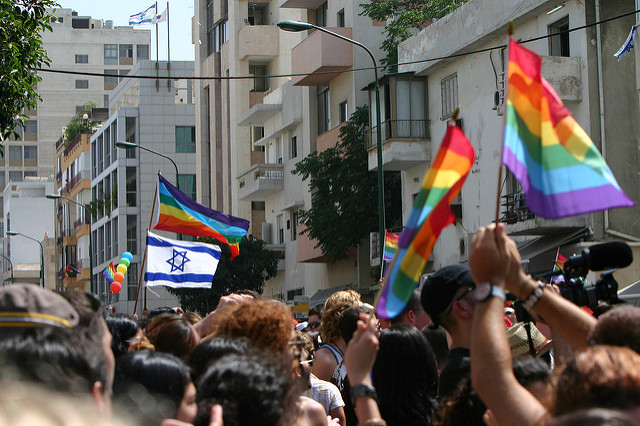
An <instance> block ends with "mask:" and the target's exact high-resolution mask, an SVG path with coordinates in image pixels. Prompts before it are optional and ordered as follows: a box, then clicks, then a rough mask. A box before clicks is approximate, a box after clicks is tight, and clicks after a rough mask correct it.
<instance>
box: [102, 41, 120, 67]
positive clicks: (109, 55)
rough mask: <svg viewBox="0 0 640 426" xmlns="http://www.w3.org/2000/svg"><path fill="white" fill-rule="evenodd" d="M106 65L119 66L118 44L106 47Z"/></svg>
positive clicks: (106, 45)
mask: <svg viewBox="0 0 640 426" xmlns="http://www.w3.org/2000/svg"><path fill="white" fill-rule="evenodd" d="M104 64H105V65H118V45H117V44H105V45H104Z"/></svg>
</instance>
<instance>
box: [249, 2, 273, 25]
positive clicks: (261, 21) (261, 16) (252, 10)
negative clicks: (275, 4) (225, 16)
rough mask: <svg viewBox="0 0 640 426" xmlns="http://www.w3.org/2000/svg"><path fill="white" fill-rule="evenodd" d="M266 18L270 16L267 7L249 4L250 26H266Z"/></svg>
mask: <svg viewBox="0 0 640 426" xmlns="http://www.w3.org/2000/svg"><path fill="white" fill-rule="evenodd" d="M265 16H268V14H267V12H266V7H265V5H262V4H259V3H258V4H256V3H249V17H248V19H247V20H248V21H249V25H266V23H267V22H266V19H265Z"/></svg>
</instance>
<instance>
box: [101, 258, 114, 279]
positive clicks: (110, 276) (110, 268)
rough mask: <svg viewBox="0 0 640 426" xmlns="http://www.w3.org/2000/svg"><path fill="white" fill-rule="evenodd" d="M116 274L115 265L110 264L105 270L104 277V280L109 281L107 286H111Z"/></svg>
mask: <svg viewBox="0 0 640 426" xmlns="http://www.w3.org/2000/svg"><path fill="white" fill-rule="evenodd" d="M115 273H116V267H115V266H114V265H113V262H111V263H109V264H108V265H107V266H106V267H105V268H104V269H103V270H102V275H103V276H104V279H105V280H107V284H111V283H112V282H113V274H115Z"/></svg>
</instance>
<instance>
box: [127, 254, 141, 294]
mask: <svg viewBox="0 0 640 426" xmlns="http://www.w3.org/2000/svg"><path fill="white" fill-rule="evenodd" d="M132 253H133V252H132ZM125 276H126V278H127V300H136V296H137V295H138V264H137V263H131V264H130V265H129V268H128V269H127V274H126V275H125Z"/></svg>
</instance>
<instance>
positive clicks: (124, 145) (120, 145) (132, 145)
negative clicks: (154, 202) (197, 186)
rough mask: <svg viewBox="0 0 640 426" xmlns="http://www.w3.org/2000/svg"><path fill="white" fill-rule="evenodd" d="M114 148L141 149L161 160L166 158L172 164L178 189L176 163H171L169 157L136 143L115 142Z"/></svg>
mask: <svg viewBox="0 0 640 426" xmlns="http://www.w3.org/2000/svg"><path fill="white" fill-rule="evenodd" d="M116 147H118V148H123V149H127V148H139V149H142V150H144V151H148V152H150V153H152V154H156V155H159V156H160V157H162V158H166V159H167V160H169V161H171V164H173V168H174V169H176V188H178V189H180V182H179V181H178V166H177V165H176V162H175V161H173V159H172V158H171V157H168V156H166V155H164V154H162V153H160V152H158V151H154V150H153V149H151V148H147V147H146V146H142V145H138V144H137V143H132V142H122V141H117V142H116Z"/></svg>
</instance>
